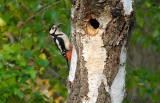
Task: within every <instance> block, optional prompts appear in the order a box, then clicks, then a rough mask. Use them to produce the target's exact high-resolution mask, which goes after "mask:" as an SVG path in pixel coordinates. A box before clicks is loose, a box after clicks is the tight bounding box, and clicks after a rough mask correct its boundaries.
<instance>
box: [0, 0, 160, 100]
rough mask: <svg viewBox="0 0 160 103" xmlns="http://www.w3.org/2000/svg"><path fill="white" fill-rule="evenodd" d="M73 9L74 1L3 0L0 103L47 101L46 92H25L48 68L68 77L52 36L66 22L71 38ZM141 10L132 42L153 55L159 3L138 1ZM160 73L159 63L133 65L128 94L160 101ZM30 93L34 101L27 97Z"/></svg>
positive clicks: (159, 44)
mask: <svg viewBox="0 0 160 103" xmlns="http://www.w3.org/2000/svg"><path fill="white" fill-rule="evenodd" d="M70 8H71V4H70V2H69V0H0V103H10V102H12V103H17V101H19V103H21V102H23V103H24V101H25V102H27V103H32V102H34V103H35V102H42V103H43V102H44V103H45V102H46V101H45V100H44V98H43V95H41V93H40V91H36V92H31V90H30V89H27V90H25V91H22V90H21V88H27V87H28V86H29V83H28V82H27V80H31V81H32V82H33V83H35V82H34V81H35V78H36V75H42V74H45V73H46V71H45V68H48V67H50V68H51V69H52V70H53V71H55V72H56V73H57V74H58V75H61V76H62V78H64V79H65V78H67V75H68V73H67V71H66V68H67V65H66V61H65V60H64V59H63V57H62V56H61V55H60V53H59V52H58V51H57V49H56V47H55V45H54V44H53V41H52V40H51V39H50V37H48V29H49V27H50V26H52V25H53V24H58V23H63V25H62V30H63V31H64V32H65V33H67V35H68V36H69V34H70V21H69V19H70ZM135 11H136V13H135V27H134V29H133V31H132V32H133V36H132V39H131V41H130V44H131V45H134V44H142V45H143V48H148V47H149V46H152V47H153V48H152V49H153V51H155V52H160V4H159V2H158V1H156V0H144V1H141V0H136V1H135ZM29 18H31V19H29ZM27 20H28V21H27ZM145 30H147V31H145ZM146 32H147V33H148V34H146ZM13 38H14V41H13V40H11V39H13ZM43 54H45V55H43ZM159 74H160V68H157V66H156V65H155V67H153V68H144V67H138V68H137V67H134V66H132V65H127V75H126V82H127V91H128V94H130V92H133V90H135V91H137V93H136V96H138V99H137V100H139V101H143V102H145V103H147V99H146V95H147V97H149V98H150V99H151V102H153V103H159V102H160V99H159V96H160V89H159V86H160V75H159ZM43 77H44V78H49V79H50V84H51V86H52V87H53V88H56V90H57V91H58V93H59V94H60V95H61V96H62V97H63V98H64V99H66V96H67V90H66V88H65V86H64V85H63V84H62V82H61V81H59V79H58V78H57V77H53V76H50V77H48V76H43ZM56 85H58V87H57V86H56ZM34 86H35V87H37V84H36V83H35V85H34ZM26 95H30V97H31V98H29V99H26ZM132 98H133V96H129V97H127V98H126V99H125V101H124V102H125V103H130V102H132V103H134V101H132ZM136 103H138V102H136Z"/></svg>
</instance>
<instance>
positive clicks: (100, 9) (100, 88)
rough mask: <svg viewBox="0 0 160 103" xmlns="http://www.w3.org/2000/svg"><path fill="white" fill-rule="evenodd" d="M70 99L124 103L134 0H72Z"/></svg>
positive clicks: (74, 101) (81, 102)
mask: <svg viewBox="0 0 160 103" xmlns="http://www.w3.org/2000/svg"><path fill="white" fill-rule="evenodd" d="M71 3H72V8H71V36H72V45H73V50H72V58H71V66H70V71H69V76H68V85H67V88H68V97H67V103H122V101H123V99H124V98H125V63H126V53H127V46H128V45H127V44H128V40H129V36H130V33H129V32H130V30H131V16H132V15H133V13H132V11H133V8H132V0H71Z"/></svg>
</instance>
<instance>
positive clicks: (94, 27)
mask: <svg viewBox="0 0 160 103" xmlns="http://www.w3.org/2000/svg"><path fill="white" fill-rule="evenodd" d="M99 25H100V24H99V22H98V21H97V20H96V19H90V20H89V21H88V22H87V32H88V34H89V35H91V36H95V35H96V34H97V33H98V31H99Z"/></svg>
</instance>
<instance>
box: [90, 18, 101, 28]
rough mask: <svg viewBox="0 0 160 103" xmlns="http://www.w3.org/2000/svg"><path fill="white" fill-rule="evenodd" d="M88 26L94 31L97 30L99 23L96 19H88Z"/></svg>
mask: <svg viewBox="0 0 160 103" xmlns="http://www.w3.org/2000/svg"><path fill="white" fill-rule="evenodd" d="M90 24H91V26H93V28H94V29H97V28H99V22H98V21H97V20H96V19H90Z"/></svg>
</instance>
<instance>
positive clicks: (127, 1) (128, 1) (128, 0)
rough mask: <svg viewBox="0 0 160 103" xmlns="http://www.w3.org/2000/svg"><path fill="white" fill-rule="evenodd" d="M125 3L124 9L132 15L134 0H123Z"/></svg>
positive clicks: (126, 13)
mask: <svg viewBox="0 0 160 103" xmlns="http://www.w3.org/2000/svg"><path fill="white" fill-rule="evenodd" d="M121 2H122V3H123V9H124V11H125V15H130V13H131V12H132V11H133V8H132V4H133V0H121Z"/></svg>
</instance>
